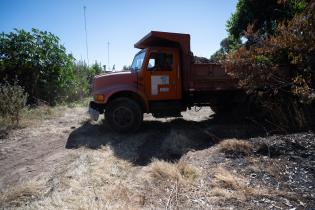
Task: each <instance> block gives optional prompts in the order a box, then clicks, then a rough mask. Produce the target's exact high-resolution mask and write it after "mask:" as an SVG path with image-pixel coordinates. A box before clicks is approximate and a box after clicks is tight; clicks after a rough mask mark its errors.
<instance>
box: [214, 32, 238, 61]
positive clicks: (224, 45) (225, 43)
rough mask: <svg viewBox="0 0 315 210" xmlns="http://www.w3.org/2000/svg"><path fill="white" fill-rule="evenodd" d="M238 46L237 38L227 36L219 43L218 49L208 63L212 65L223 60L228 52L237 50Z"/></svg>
mask: <svg viewBox="0 0 315 210" xmlns="http://www.w3.org/2000/svg"><path fill="white" fill-rule="evenodd" d="M240 46H241V40H240V39H239V38H235V37H234V36H228V37H227V38H224V39H223V40H222V41H221V43H220V49H219V50H218V51H216V52H215V53H214V54H213V55H212V56H211V57H210V61H211V62H212V63H219V62H220V61H222V60H224V59H225V57H226V55H227V54H228V53H229V52H231V51H233V50H236V49H238V48H239V47H240Z"/></svg>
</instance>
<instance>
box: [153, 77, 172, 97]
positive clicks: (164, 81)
mask: <svg viewBox="0 0 315 210" xmlns="http://www.w3.org/2000/svg"><path fill="white" fill-rule="evenodd" d="M168 84H169V76H168V75H154V76H151V94H152V95H153V96H156V95H158V90H159V89H158V87H159V85H168ZM160 90H161V89H160ZM163 92H164V91H163Z"/></svg>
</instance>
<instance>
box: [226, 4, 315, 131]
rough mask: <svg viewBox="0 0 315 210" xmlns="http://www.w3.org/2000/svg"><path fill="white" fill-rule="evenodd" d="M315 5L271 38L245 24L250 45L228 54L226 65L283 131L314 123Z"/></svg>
mask: <svg viewBox="0 0 315 210" xmlns="http://www.w3.org/2000/svg"><path fill="white" fill-rule="evenodd" d="M314 10H315V2H314V1H312V3H310V4H309V6H308V8H307V9H306V10H305V11H304V12H303V13H301V14H298V15H296V16H295V17H294V18H293V19H292V20H290V21H289V22H288V23H285V24H284V23H283V24H279V25H278V27H277V29H276V31H275V35H271V36H261V35H260V33H259V32H254V30H253V26H249V27H248V28H247V31H246V32H245V33H244V34H245V36H246V38H247V39H248V40H255V42H252V43H251V44H250V45H245V46H242V47H240V48H239V49H238V50H237V51H234V52H232V53H230V54H229V55H228V57H227V59H226V60H225V66H226V68H227V70H228V71H229V73H230V74H232V75H233V76H234V77H236V78H238V79H239V81H240V85H241V86H242V87H243V88H245V89H247V90H248V92H249V93H250V94H251V95H254V96H255V97H257V98H256V99H257V100H256V102H257V104H258V105H259V106H260V108H261V110H262V111H264V112H266V115H265V116H266V117H267V118H268V120H269V121H270V122H272V123H273V124H274V125H277V126H279V127H282V128H284V129H286V130H290V129H296V128H303V127H307V126H308V124H309V123H312V122H314V117H313V116H312V115H311V114H310V113H309V111H311V112H312V110H314V100H315V91H314V89H315V72H314V69H315V24H314V23H315V15H314Z"/></svg>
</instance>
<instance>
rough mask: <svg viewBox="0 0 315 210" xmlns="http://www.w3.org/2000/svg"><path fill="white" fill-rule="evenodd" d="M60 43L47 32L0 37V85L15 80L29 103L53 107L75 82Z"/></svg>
mask: <svg viewBox="0 0 315 210" xmlns="http://www.w3.org/2000/svg"><path fill="white" fill-rule="evenodd" d="M59 41H60V39H59V38H58V37H57V36H55V35H54V34H52V33H50V32H47V31H40V30H37V29H32V31H31V32H27V31H25V30H18V29H15V30H14V31H13V32H10V33H7V34H6V33H2V34H1V35H0V82H1V80H3V79H5V78H6V79H7V80H8V81H13V80H14V79H15V78H16V77H17V78H18V80H19V81H20V85H22V86H23V87H25V90H26V92H27V93H28V95H29V96H30V97H29V99H30V102H35V101H36V100H37V99H41V100H45V101H48V102H49V103H50V104H54V103H55V102H56V101H57V100H58V98H59V97H60V96H61V98H65V97H66V96H65V95H61V94H63V93H66V92H67V90H69V89H71V88H72V85H73V80H74V76H75V74H74V66H73V65H74V58H73V56H72V55H71V54H67V53H66V49H65V47H64V46H63V45H61V44H60V43H59Z"/></svg>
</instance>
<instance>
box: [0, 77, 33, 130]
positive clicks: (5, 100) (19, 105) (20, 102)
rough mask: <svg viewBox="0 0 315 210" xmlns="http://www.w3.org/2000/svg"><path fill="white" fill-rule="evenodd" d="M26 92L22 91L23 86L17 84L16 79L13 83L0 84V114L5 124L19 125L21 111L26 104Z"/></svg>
mask: <svg viewBox="0 0 315 210" xmlns="http://www.w3.org/2000/svg"><path fill="white" fill-rule="evenodd" d="M26 100H27V93H25V92H24V89H23V87H21V86H20V85H18V81H17V80H16V81H14V84H9V83H8V82H6V81H5V82H4V83H3V84H0V116H1V118H2V119H4V120H5V121H6V119H9V121H8V123H7V124H9V125H10V124H11V125H15V126H16V125H19V122H20V117H21V111H22V109H23V108H24V107H25V105H26Z"/></svg>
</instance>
